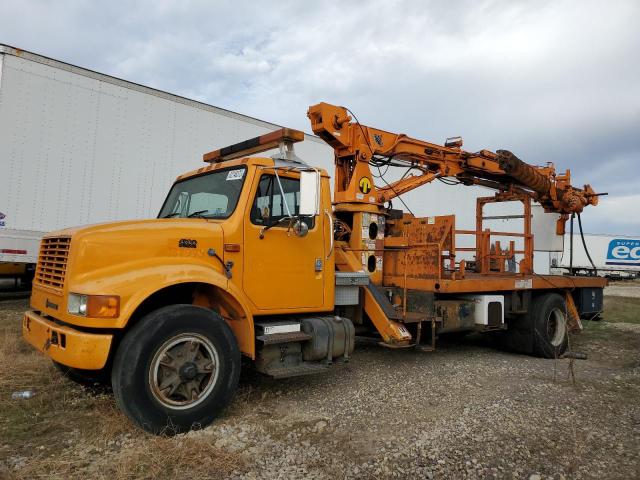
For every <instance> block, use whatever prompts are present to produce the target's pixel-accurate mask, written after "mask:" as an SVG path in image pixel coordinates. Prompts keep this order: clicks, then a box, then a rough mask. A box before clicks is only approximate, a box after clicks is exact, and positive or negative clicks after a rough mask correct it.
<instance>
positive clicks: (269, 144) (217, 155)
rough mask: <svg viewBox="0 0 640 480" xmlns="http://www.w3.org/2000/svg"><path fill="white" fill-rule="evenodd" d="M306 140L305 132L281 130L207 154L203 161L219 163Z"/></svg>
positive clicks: (289, 129) (290, 129)
mask: <svg viewBox="0 0 640 480" xmlns="http://www.w3.org/2000/svg"><path fill="white" fill-rule="evenodd" d="M303 140H304V132H302V131H300V130H294V129H292V128H281V129H280V130H276V131H275V132H271V133H266V134H264V135H260V136H259V137H255V138H251V139H249V140H245V141H244V142H239V143H234V144H233V145H229V146H228V147H224V148H220V149H218V150H214V151H213V152H209V153H205V154H204V155H203V156H202V159H203V160H204V161H205V162H207V163H219V162H224V161H226V160H233V159H234V158H240V157H246V156H248V155H254V154H256V153H260V152H266V151H267V150H273V149H275V148H281V150H282V149H283V147H284V146H285V145H286V144H293V143H297V142H301V141H303Z"/></svg>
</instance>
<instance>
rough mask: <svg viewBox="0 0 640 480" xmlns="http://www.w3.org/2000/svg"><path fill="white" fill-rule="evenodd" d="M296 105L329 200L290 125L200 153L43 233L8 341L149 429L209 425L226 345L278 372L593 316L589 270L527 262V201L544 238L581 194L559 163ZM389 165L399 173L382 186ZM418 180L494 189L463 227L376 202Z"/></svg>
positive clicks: (553, 335)
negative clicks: (325, 163) (135, 198)
mask: <svg viewBox="0 0 640 480" xmlns="http://www.w3.org/2000/svg"><path fill="white" fill-rule="evenodd" d="M308 117H309V119H310V120H311V126H312V129H313V131H314V133H315V134H316V135H318V136H319V137H321V138H322V139H323V140H324V141H326V142H327V143H328V144H329V145H331V146H332V147H333V149H334V151H335V167H336V168H335V178H334V190H333V196H332V193H331V189H330V184H329V181H330V178H329V175H328V174H327V172H325V171H323V170H320V169H317V168H314V167H313V166H310V165H307V164H306V163H305V162H304V161H302V160H301V159H300V158H298V157H297V156H296V155H295V151H294V148H293V145H294V143H296V142H298V141H301V140H303V139H304V135H303V133H302V132H299V131H296V130H291V129H282V130H280V131H276V132H273V133H270V134H267V135H263V136H261V137H257V138H254V139H250V140H247V141H245V142H241V143H238V144H235V145H231V146H228V147H225V148H222V149H220V150H216V151H213V152H210V153H207V154H205V155H204V161H205V163H206V165H205V166H203V167H202V168H199V169H197V170H194V171H191V172H189V173H186V174H184V175H181V176H180V177H178V178H177V179H176V181H175V183H174V184H173V186H172V187H171V189H170V191H169V194H168V195H167V197H166V200H165V202H164V204H163V205H162V208H161V209H160V213H159V215H158V218H156V219H150V220H143V221H128V222H116V223H108V224H99V225H91V226H86V227H79V228H71V229H66V230H62V231H58V232H53V233H50V234H48V235H47V236H46V237H45V238H44V239H43V241H42V243H41V247H40V253H39V259H38V264H37V268H36V273H35V278H34V282H33V293H32V296H31V309H30V310H29V311H27V312H26V313H25V314H24V319H23V335H24V338H25V339H26V340H27V341H28V342H29V343H30V344H31V345H33V346H34V347H35V348H37V349H38V350H40V351H42V352H43V353H44V354H45V355H47V356H49V357H50V358H51V359H52V360H53V362H54V364H55V365H56V366H58V367H59V368H60V369H61V370H62V371H63V372H64V373H66V374H67V375H68V376H69V377H70V378H72V379H74V380H76V381H79V382H96V381H103V382H109V383H110V384H111V385H112V387H113V392H114V396H115V399H116V402H117V404H118V406H119V408H120V409H121V410H122V411H123V412H124V413H125V414H126V415H127V416H128V417H129V418H130V419H131V420H133V421H134V422H135V423H136V424H138V425H139V426H141V427H142V428H144V429H146V430H148V431H150V432H155V433H159V432H179V431H185V430H188V429H190V428H192V427H194V426H205V425H207V424H209V423H211V422H212V421H213V420H214V419H215V418H216V416H217V415H219V413H220V412H221V411H222V409H223V408H224V407H225V406H226V405H227V404H228V403H229V402H230V401H231V399H232V397H233V395H234V392H235V390H236V388H237V385H238V378H239V375H240V368H241V360H242V358H243V357H244V358H245V359H248V360H250V362H251V363H253V366H254V368H255V369H256V370H257V371H259V372H261V373H263V374H266V375H270V376H272V377H276V378H284V377H290V376H296V375H305V374H311V373H316V372H322V371H325V370H327V369H328V368H329V366H330V365H331V364H333V363H336V362H344V361H348V359H349V358H350V357H351V356H352V355H353V351H354V344H355V340H356V338H357V339H359V340H362V341H369V342H376V343H378V344H379V345H381V346H382V347H387V348H393V349H403V348H415V349H421V350H424V351H431V350H434V349H435V347H436V341H437V339H438V337H439V336H441V335H444V334H446V333H449V332H482V333H485V334H488V335H494V336H495V337H496V339H497V341H498V342H499V343H501V344H502V345H503V346H505V348H510V349H513V350H517V351H520V352H523V353H528V354H533V355H538V356H542V357H546V358H553V357H557V356H559V355H562V354H563V353H564V352H565V349H566V348H567V335H568V333H569V332H570V331H571V330H580V329H581V323H580V318H581V317H582V318H584V317H586V316H589V315H595V314H597V313H599V312H600V311H601V309H602V290H603V287H604V286H605V282H606V281H605V280H603V279H600V278H590V277H573V276H560V275H557V276H552V275H537V274H535V273H534V272H533V251H534V235H533V234H532V229H531V217H532V213H531V209H532V202H537V204H540V205H542V207H543V208H544V209H545V211H546V212H549V213H550V214H553V215H551V216H552V218H553V219H554V220H553V221H554V222H555V223H554V229H555V234H557V235H562V234H563V233H564V226H565V223H566V221H567V220H568V219H569V218H572V217H573V216H574V215H580V213H581V212H582V210H583V208H585V207H586V206H588V205H596V204H597V200H598V194H596V193H595V192H594V191H593V190H592V189H591V187H589V186H588V185H587V186H584V187H583V188H576V187H573V186H572V185H571V183H570V174H569V172H568V171H567V172H566V173H563V174H560V173H557V172H556V171H555V168H554V167H553V165H551V164H547V165H546V166H544V167H535V166H531V165H529V164H527V163H525V162H523V161H521V160H520V159H518V158H517V157H516V156H515V155H513V154H512V153H510V152H508V151H504V150H498V151H497V152H496V153H494V152H490V151H487V150H482V151H480V152H475V153H470V152H466V151H464V150H462V148H461V147H462V139H460V138H451V139H447V141H446V142H445V144H444V145H437V144H433V143H429V142H425V141H422V140H417V139H413V138H410V137H407V136H406V135H402V134H394V133H390V132H386V131H383V130H379V129H376V128H372V127H367V126H365V125H361V124H360V123H358V122H357V121H354V120H353V118H352V115H349V112H348V110H347V109H345V108H343V107H338V106H334V105H329V104H326V103H320V104H318V105H314V106H312V107H310V109H309V111H308ZM274 149H277V153H276V154H275V155H273V156H271V157H259V156H255V155H257V154H259V153H261V152H266V151H269V150H274ZM390 168H392V169H395V170H396V171H398V170H399V171H400V172H403V173H402V175H396V176H395V177H394V178H395V179H394V180H391V179H390V180H387V179H386V178H385V172H386V171H387V170H388V169H390ZM376 171H377V172H379V173H378V174H377V176H374V173H375V172H376ZM374 180H376V181H377V184H376V183H375V182H374ZM434 180H439V181H443V182H446V183H456V184H458V183H461V184H465V185H483V186H485V187H489V188H492V189H493V190H495V195H493V196H490V197H482V198H478V199H477V212H476V218H477V225H476V228H475V230H458V229H456V225H455V216H454V215H446V216H435V217H416V216H414V215H413V214H411V213H410V212H408V211H403V210H400V209H396V208H393V206H392V200H394V199H395V198H397V197H399V196H400V195H402V194H404V193H406V192H408V191H410V190H412V189H415V188H418V187H420V186H423V185H426V184H428V183H429V182H431V181H434ZM495 202H517V203H518V204H520V205H521V206H522V212H523V213H522V215H521V216H520V218H521V219H522V222H521V223H522V226H523V228H522V230H521V231H517V232H503V231H491V230H489V229H487V228H484V223H483V222H485V220H486V219H487V218H488V216H486V215H484V214H483V207H484V206H485V205H487V204H489V203H495ZM462 237H465V238H467V239H471V240H472V243H474V244H475V246H471V247H460V246H457V243H458V244H460V242H457V240H458V239H460V238H462ZM244 363H245V364H247V363H248V362H244ZM168 427H169V430H168V429H167V428H168Z"/></svg>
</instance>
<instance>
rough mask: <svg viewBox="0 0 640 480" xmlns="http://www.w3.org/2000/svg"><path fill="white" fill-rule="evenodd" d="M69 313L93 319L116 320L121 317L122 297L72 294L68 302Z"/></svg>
mask: <svg viewBox="0 0 640 480" xmlns="http://www.w3.org/2000/svg"><path fill="white" fill-rule="evenodd" d="M67 312H69V313H70V314H72V315H80V316H83V317H91V318H116V317H117V316H118V315H120V297H118V296H116V295H81V294H79V293H70V294H69V298H68V300H67Z"/></svg>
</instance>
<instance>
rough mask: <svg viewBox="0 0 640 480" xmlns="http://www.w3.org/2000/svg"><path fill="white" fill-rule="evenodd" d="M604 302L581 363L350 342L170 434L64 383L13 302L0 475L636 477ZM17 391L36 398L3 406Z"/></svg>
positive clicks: (617, 337) (621, 346) (639, 357)
mask: <svg viewBox="0 0 640 480" xmlns="http://www.w3.org/2000/svg"><path fill="white" fill-rule="evenodd" d="M615 302H616V301H615V300H614V303H613V304H612V303H610V302H609V299H608V300H607V309H608V310H607V312H606V314H605V315H604V320H603V321H600V322H585V331H584V332H583V333H582V334H580V335H575V336H572V338H571V342H572V346H573V348H574V349H575V350H577V351H580V352H584V353H586V354H587V355H588V360H586V361H574V362H570V361H569V360H557V361H554V360H542V359H538V358H532V357H527V356H522V355H515V354H511V353H506V352H501V351H496V350H493V349H491V348H489V343H488V341H487V339H486V338H484V337H482V336H470V337H468V338H467V339H465V340H463V341H461V342H458V343H454V342H453V341H447V340H446V339H443V340H444V341H442V342H441V344H440V348H439V350H438V351H436V352H433V353H421V352H416V351H412V350H408V351H389V350H386V349H382V348H376V347H359V348H358V350H357V352H356V354H355V355H354V357H353V359H352V361H351V362H350V363H349V364H339V365H335V366H334V367H333V368H331V369H330V371H329V372H327V373H326V374H322V375H319V376H312V377H302V378H294V379H288V380H280V381H276V380H272V379H268V378H264V377H261V376H259V375H256V374H251V373H244V374H243V378H242V381H241V387H240V390H239V392H238V395H237V396H236V399H235V401H234V403H233V404H232V405H231V407H230V408H229V410H228V411H227V412H226V414H225V415H224V418H221V419H220V420H218V421H217V422H216V423H215V424H213V425H212V426H210V427H208V428H206V429H204V430H201V431H196V432H190V433H188V434H186V435H180V436H177V437H174V438H157V437H151V436H149V435H147V434H145V433H144V432H141V431H140V430H138V429H136V428H135V427H133V426H132V425H131V424H130V423H129V422H128V421H127V420H126V418H125V417H124V416H123V415H121V414H120V413H119V412H118V411H117V410H116V409H115V406H114V401H113V398H112V396H111V394H110V392H109V391H108V390H106V391H105V390H103V391H96V390H92V389H84V388H81V387H79V386H77V385H75V384H72V383H71V382H69V381H67V380H66V379H65V378H63V377H62V376H61V374H60V373H59V372H58V371H57V370H56V369H54V368H53V367H51V365H50V362H49V361H47V360H46V359H45V358H44V357H42V356H41V355H40V354H38V353H37V352H35V351H33V350H32V349H31V348H30V347H29V346H27V345H25V344H24V342H22V340H21V339H20V338H19V334H20V319H21V312H22V311H23V309H24V308H26V302H25V301H17V302H2V303H0V478H2V477H3V472H4V476H7V477H9V478H15V479H22V478H34V477H37V476H53V477H56V478H72V479H73V478H105V479H106V478H109V479H121V478H122V479H124V478H127V479H146V478H179V477H180V478H184V477H191V478H432V477H436V478H487V477H489V478H529V477H530V476H531V475H541V476H542V477H547V478H549V477H551V478H621V479H622V478H624V479H627V478H637V477H638V476H639V475H640V459H639V458H638V455H637V452H638V451H640V433H639V431H640V430H639V426H640V405H639V402H638V398H640V377H639V373H640V325H637V324H630V323H625V322H622V317H620V316H618V317H616V318H618V320H616V323H614V322H610V321H609V320H610V313H609V310H611V311H613V309H612V305H615ZM626 305H627V307H626V308H627V309H633V310H635V309H636V306H635V304H631V303H628V304H626ZM616 315H618V314H616ZM620 315H622V314H620ZM625 318H626V317H625ZM613 319H614V317H611V320H613ZM571 370H573V373H574V377H575V383H574V382H573V380H572V375H571ZM21 389H33V390H34V391H35V392H36V395H35V396H34V397H33V398H32V399H30V400H20V401H15V400H11V392H12V391H16V390H21Z"/></svg>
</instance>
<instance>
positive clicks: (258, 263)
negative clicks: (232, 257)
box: [243, 172, 325, 310]
mask: <svg viewBox="0 0 640 480" xmlns="http://www.w3.org/2000/svg"><path fill="white" fill-rule="evenodd" d="M278 180H279V182H278ZM281 190H282V191H283V192H284V196H283V195H282V193H281ZM252 191H253V192H254V196H253V200H252V202H251V204H250V210H249V213H248V215H247V217H248V218H246V219H245V235H244V238H245V242H244V243H245V248H244V275H243V285H244V290H245V292H246V294H247V296H248V297H249V298H250V299H251V301H252V302H253V304H254V305H255V306H256V307H257V308H259V309H264V310H286V309H303V308H313V307H322V305H323V300H324V289H323V286H324V280H323V270H324V267H325V265H324V263H325V253H324V248H325V246H324V243H325V242H324V230H325V229H324V228H322V227H323V218H322V217H315V218H306V219H304V220H303V221H304V222H305V223H306V224H307V225H308V226H309V232H308V234H307V235H306V236H304V237H300V236H298V235H296V234H295V233H294V231H293V230H292V229H291V228H289V224H290V222H289V220H284V218H286V217H287V216H288V211H289V212H290V213H291V214H292V215H294V214H296V213H297V212H298V209H299V202H300V179H299V176H298V175H296V176H293V174H287V176H285V175H284V174H283V173H278V176H277V177H276V175H274V174H273V173H268V172H263V173H262V174H261V175H259V176H258V177H257V178H256V179H255V181H254V185H253V189H252ZM287 207H288V211H287ZM279 222H280V223H279ZM265 227H270V228H269V229H268V230H263V229H264V228H265ZM261 232H263V236H262V238H260V236H261V235H260V234H261Z"/></svg>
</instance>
